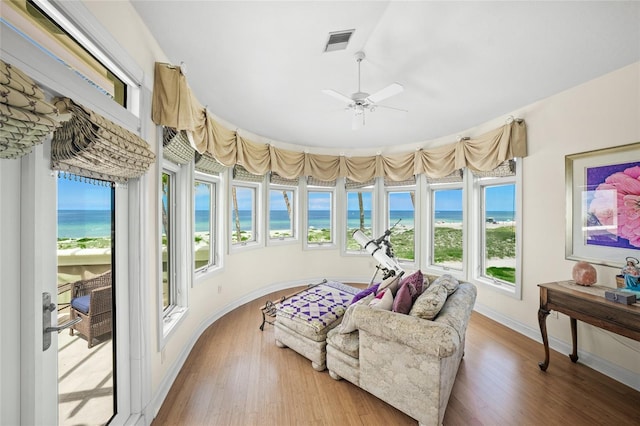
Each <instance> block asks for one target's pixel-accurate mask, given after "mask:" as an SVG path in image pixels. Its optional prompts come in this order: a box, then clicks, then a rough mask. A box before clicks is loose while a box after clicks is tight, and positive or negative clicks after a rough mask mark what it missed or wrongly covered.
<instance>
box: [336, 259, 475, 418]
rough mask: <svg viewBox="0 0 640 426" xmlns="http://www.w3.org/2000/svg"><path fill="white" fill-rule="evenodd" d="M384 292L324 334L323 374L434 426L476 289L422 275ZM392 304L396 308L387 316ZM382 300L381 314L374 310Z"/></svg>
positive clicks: (454, 371) (359, 305)
mask: <svg viewBox="0 0 640 426" xmlns="http://www.w3.org/2000/svg"><path fill="white" fill-rule="evenodd" d="M411 280H413V284H411ZM408 282H409V284H408ZM416 284H417V285H416ZM383 286H385V289H383V290H378V289H376V290H374V292H372V294H369V295H367V296H366V297H364V298H363V299H361V300H359V301H358V302H355V303H353V304H352V305H351V306H349V308H348V309H347V312H346V313H345V315H344V318H343V320H342V324H341V325H340V326H338V327H336V328H334V329H333V330H331V331H329V332H328V334H327V355H326V363H327V368H328V369H329V374H330V375H331V377H332V378H334V379H336V380H339V379H341V378H344V379H346V380H348V381H350V382H351V383H353V384H355V385H357V386H359V387H361V388H362V389H364V390H366V391H367V392H369V393H371V394H373V395H375V396H376V397H378V398H380V399H381V400H383V401H385V402H387V403H388V404H390V405H392V406H393V407H395V408H397V409H399V410H400V411H402V412H404V413H406V414H407V415H409V416H411V417H413V418H414V419H416V420H418V422H419V424H421V425H440V424H442V419H443V417H444V413H445V410H446V408H447V403H448V401H449V395H450V394H451V389H452V388H453V383H454V380H455V378H456V374H457V371H458V366H459V364H460V361H461V359H462V356H463V353H464V344H465V333H466V330H467V324H468V322H469V318H470V316H471V312H472V310H473V306H474V303H475V299H476V287H475V286H474V285H473V284H471V283H468V282H458V281H457V280H456V279H455V278H453V277H451V276H450V275H443V276H442V277H437V276H424V277H423V275H422V274H421V273H420V271H416V273H414V274H412V275H411V276H409V277H406V278H405V279H402V280H396V282H395V283H394V284H393V285H392V286H391V287H389V285H388V283H382V284H381V285H380V288H382V287H383ZM405 286H406V287H408V288H409V289H408V290H407V289H406V288H404V287H405ZM394 287H395V288H394ZM420 287H422V288H420ZM387 291H388V292H390V294H387V295H386V296H385V295H382V296H380V292H383V293H386V292H387ZM394 292H395V294H394ZM407 294H408V296H407ZM391 296H394V299H396V300H395V301H394V302H393V303H392V304H391V307H392V309H391V310H389V309H388V307H389V305H388V301H389V299H390V298H391ZM384 299H387V304H386V306H380V305H381V304H382V303H384V302H383V300H384ZM400 299H402V301H401V300H400ZM376 300H378V302H375V301H376ZM402 304H404V306H400V305H402ZM394 311H396V312H394Z"/></svg>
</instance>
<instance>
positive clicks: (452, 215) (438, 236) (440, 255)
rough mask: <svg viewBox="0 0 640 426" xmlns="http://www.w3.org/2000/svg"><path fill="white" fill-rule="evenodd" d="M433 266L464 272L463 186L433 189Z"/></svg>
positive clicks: (442, 186) (437, 186)
mask: <svg viewBox="0 0 640 426" xmlns="http://www.w3.org/2000/svg"><path fill="white" fill-rule="evenodd" d="M430 192H431V205H432V209H431V227H430V229H431V235H430V238H429V241H430V243H431V247H430V253H431V256H430V262H429V263H430V264H431V265H433V266H438V267H441V268H443V269H445V270H448V269H455V270H459V271H462V270H463V250H464V249H463V243H462V242H463V235H462V232H463V230H462V223H463V219H464V217H463V209H462V206H463V202H462V201H463V200H462V197H463V191H462V185H461V184H445V185H433V186H432V187H431V191H430Z"/></svg>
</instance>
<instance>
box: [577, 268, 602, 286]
mask: <svg viewBox="0 0 640 426" xmlns="http://www.w3.org/2000/svg"><path fill="white" fill-rule="evenodd" d="M597 278H598V274H597V273H596V268H594V267H593V265H591V264H590V263H587V262H578V263H576V264H575V265H574V267H573V280H574V281H575V282H576V284H579V285H586V286H589V285H594V284H595V283H596V281H597Z"/></svg>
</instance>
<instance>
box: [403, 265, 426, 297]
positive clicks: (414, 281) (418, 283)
mask: <svg viewBox="0 0 640 426" xmlns="http://www.w3.org/2000/svg"><path fill="white" fill-rule="evenodd" d="M423 282H424V276H423V275H422V271H421V270H419V269H418V270H417V271H415V272H414V273H413V274H411V275H409V276H408V277H405V278H403V279H402V282H401V283H400V287H404V286H405V285H407V286H409V291H410V292H411V301H412V302H415V301H416V299H417V298H418V296H420V295H421V294H422V283H423ZM398 291H400V289H398Z"/></svg>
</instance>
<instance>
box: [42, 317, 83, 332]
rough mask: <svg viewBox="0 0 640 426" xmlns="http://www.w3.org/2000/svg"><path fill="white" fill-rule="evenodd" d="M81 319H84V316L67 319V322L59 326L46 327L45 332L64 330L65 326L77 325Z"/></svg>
mask: <svg viewBox="0 0 640 426" xmlns="http://www.w3.org/2000/svg"><path fill="white" fill-rule="evenodd" d="M80 321H82V318H76V319H74V320H71V321H67V322H65V323H64V324H62V325H59V326H57V327H47V328H45V329H44V332H45V333H53V332H54V331H62V330H64V329H65V328H69V327H71V326H72V325H76V324H77V323H79V322H80Z"/></svg>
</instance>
